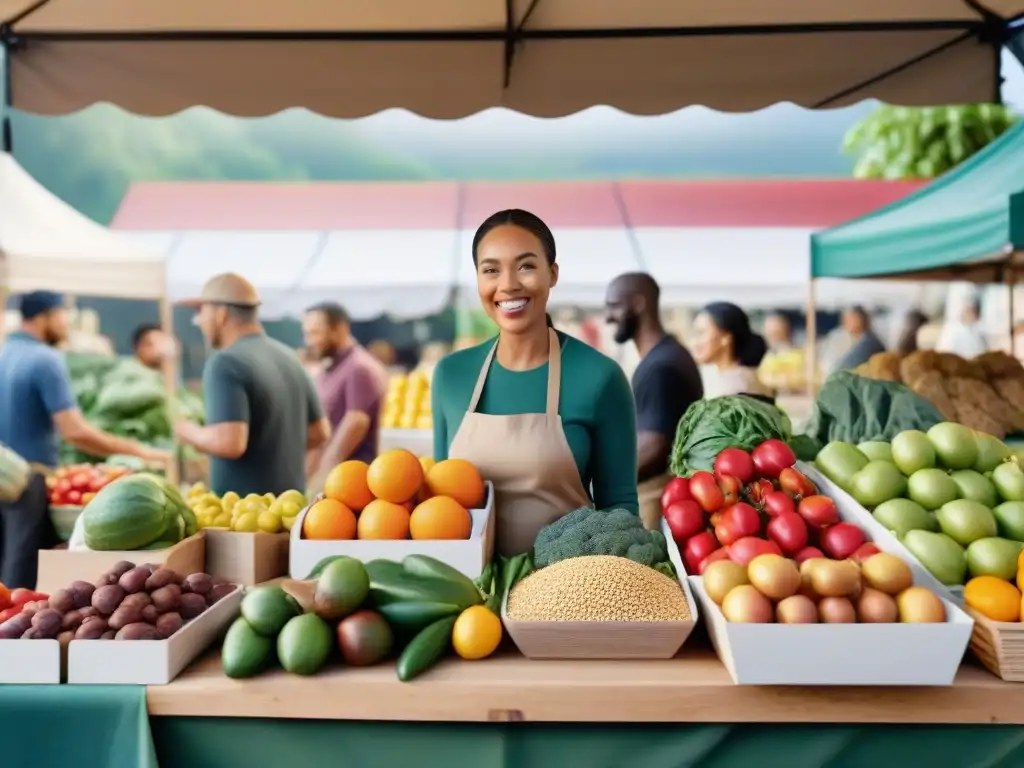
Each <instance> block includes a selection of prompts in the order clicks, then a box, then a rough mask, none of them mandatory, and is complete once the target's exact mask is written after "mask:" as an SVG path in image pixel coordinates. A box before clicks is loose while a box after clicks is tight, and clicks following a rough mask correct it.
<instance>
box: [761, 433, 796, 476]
mask: <svg viewBox="0 0 1024 768" xmlns="http://www.w3.org/2000/svg"><path fill="white" fill-rule="evenodd" d="M750 458H751V459H752V460H753V462H754V471H755V472H757V475H758V477H767V478H770V479H772V480H774V479H775V478H777V477H778V476H779V474H780V473H781V472H782V470H784V469H787V468H788V467H792V466H793V465H794V464H796V454H795V453H793V449H792V448H790V447H789V446H788V445H786V444H785V443H784V442H782V441H781V440H775V439H772V440H765V441H764V442H763V443H761V444H760V445H759V446H757V447H756V448H755V449H754V450H753V451H751V452H750Z"/></svg>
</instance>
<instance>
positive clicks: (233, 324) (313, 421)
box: [175, 273, 330, 496]
mask: <svg viewBox="0 0 1024 768" xmlns="http://www.w3.org/2000/svg"><path fill="white" fill-rule="evenodd" d="M188 304H190V305H192V306H196V307H198V310H199V311H198V315H197V320H198V325H199V327H200V329H201V330H202V332H203V336H204V337H205V338H206V341H207V343H208V344H209V346H210V347H211V348H212V349H213V350H215V351H214V353H213V355H212V356H211V357H210V358H209V359H208V360H207V361H206V366H205V368H204V369H203V399H204V401H205V404H206V425H205V426H200V425H199V424H195V423H193V422H180V423H178V424H176V425H175V432H176V434H177V436H178V439H179V440H180V441H181V442H182V443H184V444H186V445H191V446H193V447H194V448H196V449H197V450H199V451H201V452H202V453H206V454H209V456H210V486H211V489H212V490H213V492H214V493H217V494H223V493H226V492H228V491H235V492H236V493H238V494H239V495H241V496H245V495H246V494H249V493H259V494H263V493H275V494H276V493H284V492H285V491H287V490H291V489H293V488H294V489H297V490H304V489H305V487H306V452H307V451H309V450H316V449H318V448H320V447H321V446H322V445H323V444H324V443H326V442H327V438H328V436H329V434H330V426H329V425H328V423H327V420H326V419H325V418H324V417H323V412H322V410H321V408H320V401H319V399H318V398H317V395H316V390H315V389H314V387H313V382H312V380H311V379H310V378H309V376H308V375H307V373H306V371H305V370H303V368H302V364H301V363H300V362H299V358H298V356H297V355H296V354H295V352H294V351H293V350H291V349H289V348H288V347H287V346H285V345H284V344H282V343H280V342H279V341H275V340H274V339H271V338H268V337H267V335H266V334H265V333H264V332H263V326H262V325H260V322H259V304H260V299H259V294H258V293H257V292H256V289H255V288H254V287H253V286H252V284H251V283H249V281H247V280H246V279H245V278H243V277H241V276H240V275H235V274H230V273H227V274H222V275H217V276H216V277H213V278H211V279H210V280H209V281H208V282H207V283H206V285H205V286H203V291H202V294H201V295H200V298H199V299H197V300H195V301H191V302H188Z"/></svg>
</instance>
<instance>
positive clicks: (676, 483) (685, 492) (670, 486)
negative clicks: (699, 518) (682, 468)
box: [661, 477, 693, 510]
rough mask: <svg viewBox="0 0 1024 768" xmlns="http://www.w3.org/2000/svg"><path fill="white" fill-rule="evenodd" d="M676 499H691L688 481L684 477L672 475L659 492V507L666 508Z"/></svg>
mask: <svg viewBox="0 0 1024 768" xmlns="http://www.w3.org/2000/svg"><path fill="white" fill-rule="evenodd" d="M677 501H693V494H691V493H690V481H689V480H687V479H686V478H685V477H673V478H672V479H671V480H669V481H668V482H667V483H666V484H665V490H664V491H662V493H661V508H662V509H663V510H665V509H668V508H669V507H671V506H672V505H673V504H675V503H676V502H677Z"/></svg>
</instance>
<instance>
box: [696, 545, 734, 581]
mask: <svg viewBox="0 0 1024 768" xmlns="http://www.w3.org/2000/svg"><path fill="white" fill-rule="evenodd" d="M728 559H729V550H727V549H726V548H725V547H722V548H721V549H716V550H715V551H714V552H712V553H711V554H710V555H708V556H707V557H705V558H704V559H703V560H701V561H700V565H698V566H697V575H698V576H700V575H701V574H703V573H704V569H705V568H707V567H708V566H709V565H711V563H714V562H716V561H718V560H728Z"/></svg>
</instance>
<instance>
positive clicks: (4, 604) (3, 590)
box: [0, 584, 11, 610]
mask: <svg viewBox="0 0 1024 768" xmlns="http://www.w3.org/2000/svg"><path fill="white" fill-rule="evenodd" d="M10 607H11V591H10V590H9V589H8V588H7V587H5V586H4V585H3V584H0V609H3V610H6V609H7V608H10Z"/></svg>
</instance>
